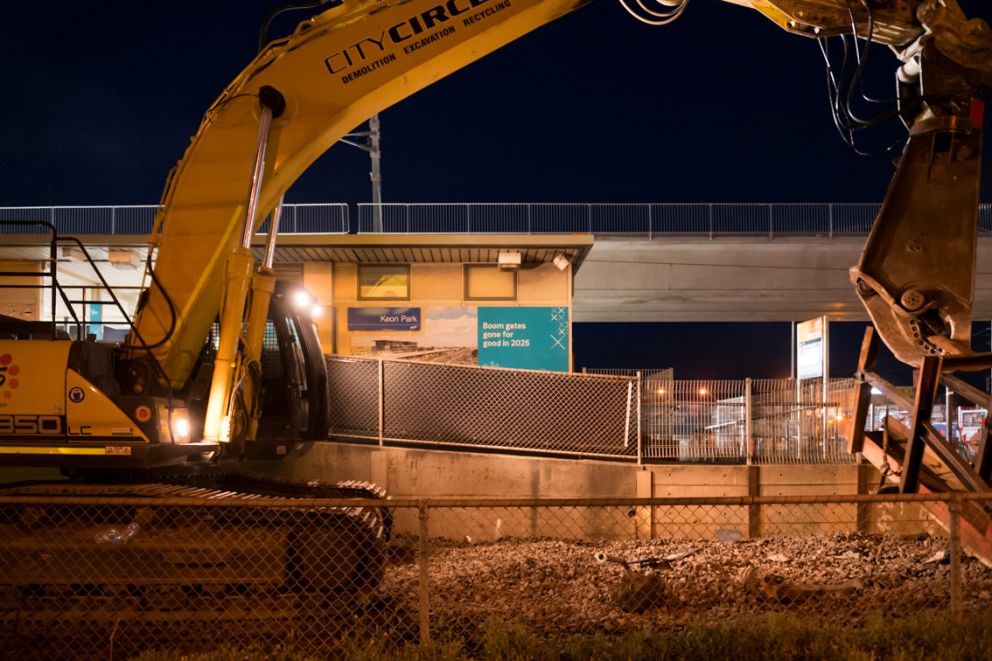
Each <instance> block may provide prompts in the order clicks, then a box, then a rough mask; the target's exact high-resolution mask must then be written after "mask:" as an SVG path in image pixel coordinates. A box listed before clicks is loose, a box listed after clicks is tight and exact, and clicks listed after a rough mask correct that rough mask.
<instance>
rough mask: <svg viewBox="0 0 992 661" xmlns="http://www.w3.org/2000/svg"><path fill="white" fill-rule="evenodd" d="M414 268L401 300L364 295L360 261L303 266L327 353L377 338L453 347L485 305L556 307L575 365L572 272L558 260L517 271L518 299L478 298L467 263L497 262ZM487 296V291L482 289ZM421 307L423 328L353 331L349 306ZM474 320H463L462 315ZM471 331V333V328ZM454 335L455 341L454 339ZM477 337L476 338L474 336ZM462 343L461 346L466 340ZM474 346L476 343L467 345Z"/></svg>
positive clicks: (352, 351) (359, 347)
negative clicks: (471, 292) (561, 314)
mask: <svg viewBox="0 0 992 661" xmlns="http://www.w3.org/2000/svg"><path fill="white" fill-rule="evenodd" d="M399 266H408V268H409V296H408V298H398V299H375V300H369V299H363V297H362V296H361V295H360V293H359V269H360V265H359V264H357V263H341V262H335V263H326V262H325V263H320V262H312V263H305V264H303V286H304V287H306V289H307V290H308V291H310V293H311V294H313V295H314V296H315V297H316V299H317V303H318V305H319V306H320V307H321V308H322V314H321V316H320V317H319V318H318V319H317V326H318V333H319V336H320V340H321V344H322V346H323V347H324V350H325V352H326V353H333V354H338V355H356V354H360V353H366V352H367V351H366V347H369V346H372V345H374V344H375V342H376V341H377V340H380V341H391V342H394V343H397V344H399V343H403V342H416V343H417V344H418V347H420V348H423V347H437V346H449V344H448V343H449V342H457V341H458V338H457V337H454V336H456V335H457V336H459V337H462V338H466V337H467V336H469V335H472V336H474V335H475V331H474V329H469V328H468V326H470V325H471V324H472V323H474V322H472V318H474V316H475V315H477V310H478V308H481V307H490V306H495V307H521V308H524V307H553V308H564V309H565V310H566V313H567V318H568V365H569V369H571V365H572V360H571V359H572V346H571V336H572V332H571V330H572V321H571V299H572V273H571V267H569V268H567V269H565V270H564V271H563V270H560V269H558V268H557V267H555V266H554V265H553V264H540V265H538V266H535V267H531V268H522V269H520V270H518V271H515V274H516V287H515V292H514V295H513V297H512V298H505V297H501V298H494V299H487V298H486V297H485V296H478V297H473V296H471V295H469V292H468V291H467V287H466V277H467V276H466V267H475V266H479V267H482V268H494V265H491V264H480V265H476V264H466V263H450V264H438V263H422V264H417V263H415V264H409V265H399ZM482 293H483V294H485V292H484V291H483V292H482ZM382 307H390V308H406V307H411V308H419V309H420V310H421V315H422V316H421V324H420V329H419V330H384V331H374V330H350V329H349V326H348V309H349V308H382ZM460 314H463V315H467V316H468V317H469V319H467V320H466V319H460V318H459V315H460ZM470 330H471V332H469V331H470ZM453 337H454V339H452V338H453ZM473 341H474V340H473ZM456 346H461V345H460V344H458V345H456ZM467 348H468V349H471V348H472V347H471V346H470V347H467Z"/></svg>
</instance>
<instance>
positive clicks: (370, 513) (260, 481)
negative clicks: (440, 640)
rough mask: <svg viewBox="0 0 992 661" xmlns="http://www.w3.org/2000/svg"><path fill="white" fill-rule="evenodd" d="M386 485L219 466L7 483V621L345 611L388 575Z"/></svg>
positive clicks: (0, 559)
mask: <svg viewBox="0 0 992 661" xmlns="http://www.w3.org/2000/svg"><path fill="white" fill-rule="evenodd" d="M384 495H385V494H384V492H383V491H382V490H381V489H378V488H376V487H373V486H372V485H369V484H365V483H360V482H343V483H338V484H321V483H318V482H306V483H303V482H293V481H289V480H283V479H276V478H268V477H260V476H251V475H238V474H234V473H229V472H223V471H217V470H214V471H208V472H205V473H204V474H202V475H199V476H197V477H194V478H190V477H183V478H173V479H168V478H167V477H165V478H164V479H163V480H162V481H158V482H156V481H142V482H136V481H135V482H133V483H130V484H129V483H127V482H126V481H121V482H117V483H111V482H109V481H106V480H103V481H101V482H99V483H87V482H85V481H71V482H70V481H66V482H36V483H23V484H13V485H7V486H4V487H3V488H0V497H2V498H3V501H4V504H3V506H2V507H0V621H5V622H7V624H10V623H11V621H12V618H13V620H16V621H17V626H18V631H19V633H21V634H24V635H28V636H31V635H32V633H31V631H28V630H26V629H25V628H24V626H27V625H30V626H41V625H43V624H44V623H45V622H46V621H56V620H57V621H59V622H65V621H71V620H73V619H74V618H82V617H85V619H86V620H88V621H98V620H99V621H105V622H106V621H114V620H128V621H144V622H149V623H151V622H156V621H159V622H161V621H170V620H174V619H176V618H180V619H182V618H187V619H190V618H191V619H195V620H198V621H200V620H203V619H206V620H208V621H209V620H217V621H222V620H229V619H231V618H237V619H241V620H252V621H258V622H259V623H264V622H266V621H271V620H285V619H287V618H292V617H294V616H295V615H296V614H297V613H298V611H299V610H300V609H305V610H306V612H307V613H309V614H310V615H312V614H313V613H314V612H321V611H326V612H327V613H328V614H334V615H339V614H340V613H341V612H342V610H343V609H348V608H352V607H354V605H355V604H356V603H359V602H361V600H363V599H368V598H370V597H371V596H372V595H373V594H374V592H375V590H376V588H377V587H378V585H379V582H380V581H381V579H382V575H383V570H384V565H385V549H386V544H387V542H388V538H389V534H390V528H391V520H390V517H389V512H388V510H386V509H385V508H381V507H370V506H368V504H374V501H378V500H381V499H382V498H383V497H384ZM363 503H364V504H366V505H365V506H363ZM82 605H85V609H80V606H82ZM30 626H29V628H30ZM37 633H38V632H35V634H37ZM42 637H43V636H42Z"/></svg>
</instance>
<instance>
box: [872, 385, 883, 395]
mask: <svg viewBox="0 0 992 661" xmlns="http://www.w3.org/2000/svg"><path fill="white" fill-rule="evenodd" d="M871 394H873V395H881V394H882V391H881V390H879V389H878V388H876V387H875V386H872V387H871Z"/></svg>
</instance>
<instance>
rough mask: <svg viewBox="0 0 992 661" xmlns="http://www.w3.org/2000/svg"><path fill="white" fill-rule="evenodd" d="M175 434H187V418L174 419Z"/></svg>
mask: <svg viewBox="0 0 992 661" xmlns="http://www.w3.org/2000/svg"><path fill="white" fill-rule="evenodd" d="M176 434H177V435H178V436H189V420H187V419H185V418H180V419H179V420H176Z"/></svg>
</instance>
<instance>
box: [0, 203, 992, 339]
mask: <svg viewBox="0 0 992 661" xmlns="http://www.w3.org/2000/svg"><path fill="white" fill-rule="evenodd" d="M877 210H878V205H875V204H575V203H542V204H530V203H471V204H447V203H445V204H432V203H426V204H396V203H393V204H384V205H381V206H378V207H377V206H374V205H371V204H359V205H357V209H354V208H351V207H349V206H348V205H346V204H299V205H287V209H286V211H285V212H284V219H283V224H282V226H281V227H282V229H284V230H285V232H286V234H287V235H289V236H292V235H294V234H313V235H320V234H325V235H326V234H347V233H352V234H354V233H369V232H371V230H372V228H373V225H374V218H376V217H377V215H378V216H381V222H382V226H383V230H384V231H385V233H387V234H398V235H408V234H428V235H429V234H499V233H507V232H513V233H517V234H532V233H534V234H592V235H594V236H595V245H594V247H593V248H592V250H591V252H590V253H589V254H588V255H587V257H586V258H585V260H584V261H583V262H582V264H581V268H579V269H578V270H577V274H576V278H575V283H574V284H575V288H574V299H573V300H574V306H573V319H574V321H576V322H597V321H613V322H639V321H643V322H650V321H673V322H680V321H790V320H800V319H808V318H810V317H813V316H817V315H821V314H827V315H829V316H830V317H831V318H832V319H835V320H838V321H865V320H867V317H866V315H865V313H864V310H863V309H862V307H861V304H860V303H859V302H858V300H857V298H856V296H855V294H854V289H853V285H852V284H851V282H850V279H849V277H848V268H849V267H850V266H851V265H853V264H854V263H855V262H856V261H857V259H858V255H859V254H860V251H861V246H862V244H863V242H864V240H865V237H866V235H867V233H868V230H869V229H870V227H871V223H872V219H873V218H874V216H875V213H876V212H877ZM155 211H156V207H155V206H154V205H145V206H140V207H115V206H106V207H30V208H26V207H17V208H14V207H6V208H0V220H43V221H47V222H51V223H53V224H54V225H55V226H56V227H57V228H58V229H59V231H60V232H63V233H69V234H81V235H100V236H101V238H104V239H105V241H104V242H103V243H104V244H105V245H100V246H98V247H97V248H96V250H95V252H96V255H95V256H96V257H97V258H98V259H99V260H100V261H108V258H109V250H110V249H111V248H112V247H114V246H115V245H116V246H119V247H127V248H129V249H130V250H131V251H132V252H133V253H134V256H135V262H136V263H135V264H134V265H133V266H134V267H137V265H138V264H137V263H138V262H140V261H141V260H142V259H143V257H144V254H145V248H144V240H143V236H144V235H145V234H147V233H148V232H149V230H150V229H151V226H152V220H153V218H154V215H155ZM979 225H980V228H981V233H980V235H979V239H978V260H977V262H978V273H977V277H976V283H975V309H974V317H975V318H976V319H992V261H990V258H992V205H989V204H983V205H982V207H981V210H980V215H979ZM12 231H13V232H16V231H18V230H17V228H8V229H7V232H12ZM17 238H18V239H20V240H19V241H18V240H15V237H13V236H6V237H4V240H2V241H0V259H5V260H35V259H44V258H45V257H44V255H42V256H41V257H36V256H32V255H29V254H28V253H26V252H24V244H25V243H31V240H30V237H24V236H21V237H17ZM38 239H43V237H40V236H39V237H38ZM41 243H44V241H41ZM18 244H20V245H18ZM111 244H112V245H111ZM32 254H33V253H32ZM314 258H315V257H313V256H310V257H306V256H304V257H302V258H301V259H302V260H303V261H306V260H307V259H314ZM283 261H292V260H291V259H289V258H288V257H287V258H285V259H283ZM60 268H61V269H65V270H66V272H67V275H68V276H70V279H71V280H76V281H78V284H85V285H92V284H94V283H92V282H89V281H88V280H87V279H85V278H84V277H83V275H78V276H76V274H74V272H73V270H72V269H73V264H72V263H66V262H63V264H62V265H61V266H60ZM138 271H139V269H133V270H131V271H128V270H117V271H115V270H113V269H110V270H109V275H110V276H111V277H112V279H113V280H115V282H114V284H115V285H116V284H127V285H136V284H137V281H136V278H138V276H139V274H138ZM74 276H76V277H74ZM132 281H134V282H132ZM74 284H76V283H75V282H74Z"/></svg>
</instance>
